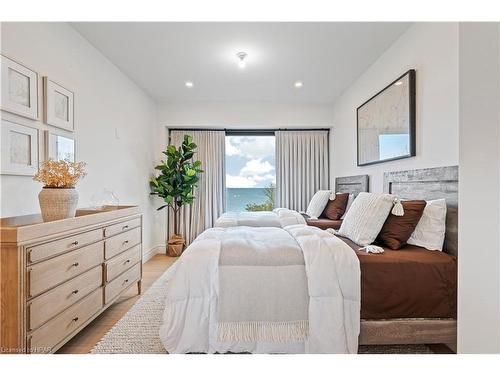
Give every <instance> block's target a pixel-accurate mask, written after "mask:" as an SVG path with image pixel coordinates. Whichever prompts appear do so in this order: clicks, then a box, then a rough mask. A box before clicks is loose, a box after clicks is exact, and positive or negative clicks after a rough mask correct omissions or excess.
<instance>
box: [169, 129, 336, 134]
mask: <svg viewBox="0 0 500 375" xmlns="http://www.w3.org/2000/svg"><path fill="white" fill-rule="evenodd" d="M172 130H173V131H202V132H203V131H225V132H230V133H272V132H276V131H285V132H295V131H297V132H307V131H330V129H329V128H312V129H304V128H297V129H294V128H272V129H267V128H265V129H238V128H209V129H207V128H168V131H169V132H170V131H172Z"/></svg>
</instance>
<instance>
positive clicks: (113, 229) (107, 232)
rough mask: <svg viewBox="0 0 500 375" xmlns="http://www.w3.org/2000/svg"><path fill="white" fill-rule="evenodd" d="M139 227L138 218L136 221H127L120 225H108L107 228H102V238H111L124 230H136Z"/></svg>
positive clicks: (139, 221) (139, 220)
mask: <svg viewBox="0 0 500 375" xmlns="http://www.w3.org/2000/svg"><path fill="white" fill-rule="evenodd" d="M140 226H141V218H140V217H138V218H136V219H132V220H127V221H124V222H122V223H118V224H114V225H110V226H109V227H106V228H104V237H111V236H114V235H116V234H119V233H122V232H125V231H126V230H129V229H132V228H137V227H140Z"/></svg>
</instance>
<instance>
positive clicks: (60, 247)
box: [28, 229, 103, 263]
mask: <svg viewBox="0 0 500 375" xmlns="http://www.w3.org/2000/svg"><path fill="white" fill-rule="evenodd" d="M102 239H103V233H102V229H96V230H93V231H90V232H85V233H81V234H77V235H74V236H71V237H66V238H63V239H60V240H56V241H52V242H47V243H44V244H42V245H37V246H33V247H30V248H28V262H29V263H34V262H38V261H40V260H43V259H46V258H50V257H53V256H55V255H58V254H61V253H64V252H66V251H68V250H73V249H77V248H79V247H82V246H85V245H88V244H90V243H93V242H97V241H99V240H102Z"/></svg>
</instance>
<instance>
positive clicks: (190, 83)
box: [185, 81, 194, 88]
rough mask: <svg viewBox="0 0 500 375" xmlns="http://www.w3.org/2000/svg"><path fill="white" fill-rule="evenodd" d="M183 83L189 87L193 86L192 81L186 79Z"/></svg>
mask: <svg viewBox="0 0 500 375" xmlns="http://www.w3.org/2000/svg"><path fill="white" fill-rule="evenodd" d="M185 85H186V87H190V88H191V87H193V86H194V84H193V82H191V81H186V83H185Z"/></svg>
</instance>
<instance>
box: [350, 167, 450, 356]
mask: <svg viewBox="0 0 500 375" xmlns="http://www.w3.org/2000/svg"><path fill="white" fill-rule="evenodd" d="M383 190H384V192H387V193H392V194H395V195H398V196H400V197H401V198H406V199H425V200H432V199H440V198H445V199H446V204H447V215H446V236H445V242H444V247H443V252H432V251H429V250H425V249H419V248H416V247H411V246H407V247H406V248H405V249H404V251H403V252H401V250H398V251H397V253H398V254H394V253H396V252H391V251H390V250H388V249H386V254H384V255H388V256H384V257H378V258H376V256H373V257H372V256H365V255H362V254H359V252H358V258H359V259H360V264H361V274H362V285H363V286H362V320H361V333H360V337H359V343H360V345H369V344H371V345H378V344H447V345H448V346H450V347H451V348H454V347H455V346H456V340H457V320H456V316H457V312H456V303H457V299H456V295H457V256H458V166H451V167H439V168H426V169H417V170H409V171H396V172H386V173H385V174H384V187H383ZM346 242H347V243H348V242H349V241H346ZM418 252H421V253H422V254H424V255H425V256H426V257H425V259H422V258H420V257H419V254H418ZM382 258H383V259H382ZM386 261H387V264H384V263H386ZM414 263H417V264H418V265H419V267H420V268H423V269H424V271H422V269H420V270H419V271H418V273H417V269H414V270H413V271H411V270H410V271H408V269H409V267H412V265H413V264H414ZM426 263H427V264H426ZM373 268H378V271H377V272H378V273H379V275H378V276H377V275H376V274H371V275H368V274H367V271H368V272H370V270H372V269H373ZM395 268H401V270H400V271H399V272H400V274H401V272H403V270H404V269H405V268H406V271H407V272H410V273H411V275H415V277H420V280H421V282H422V283H424V284H423V285H424V286H425V285H427V287H425V288H424V287H423V288H422V290H420V288H418V289H417V290H416V291H414V292H413V297H410V299H409V300H407V304H408V307H406V313H404V314H403V313H402V311H399V312H398V311H396V310H392V311H393V313H392V315H391V314H389V315H388V314H385V315H384V314H380V311H377V307H376V306H375V307H374V308H373V307H372V308H363V305H365V306H366V304H367V303H368V304H370V301H368V299H370V298H373V296H374V295H375V296H376V295H377V292H376V291H374V288H375V286H374V285H373V283H374V282H375V280H378V281H380V279H381V278H382V276H381V275H382V274H387V273H389V274H391V273H393V271H394V269H395ZM422 272H425V274H426V275H427V276H425V277H421V274H422ZM363 273H364V275H363ZM391 277H392V276H391ZM426 277H432V280H434V284H432V283H431V284H428V281H429V280H426ZM436 277H439V279H438V280H440V281H439V283H438V284H435V283H436V280H437V278H436ZM367 278H372V280H367ZM384 280H385V282H387V280H388V279H387V278H385V279H384ZM410 281H411V278H410V279H408V280H406V284H407V287H408V288H411V285H410V284H411V282H410ZM436 285H440V288H439V289H440V290H441V294H440V295H441V297H439V296H437V297H436V295H435V294H434V297H433V298H437V299H439V298H442V299H443V303H441V304H440V303H439V301H437V302H436V303H435V305H434V307H429V306H427V307H425V306H424V304H425V303H426V302H418V300H419V299H418V297H419V293H420V301H424V299H425V298H424V296H423V295H426V294H428V293H426V292H427V291H429V293H435V290H433V289H435V288H433V286H436ZM400 287H402V285H400V286H399V287H397V288H398V289H396V290H395V292H398V290H399V293H401V291H402V290H405V291H406V289H404V288H403V289H402V288H400ZM415 292H416V293H415ZM422 294H423V295H422ZM363 295H364V297H363ZM381 297H383V296H381ZM408 301H409V302H408ZM412 301H413V302H412ZM380 303H381V304H384V303H388V301H383V302H380ZM417 305H419V306H420V307H419V308H417V307H415V306H417ZM372 306H374V305H373V304H372ZM381 306H382V305H381ZM386 308H387V306H386ZM418 309H420V310H421V311H418ZM388 311H389V312H390V311H391V310H390V309H388ZM416 312H420V313H419V314H416Z"/></svg>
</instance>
